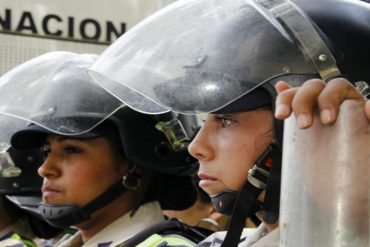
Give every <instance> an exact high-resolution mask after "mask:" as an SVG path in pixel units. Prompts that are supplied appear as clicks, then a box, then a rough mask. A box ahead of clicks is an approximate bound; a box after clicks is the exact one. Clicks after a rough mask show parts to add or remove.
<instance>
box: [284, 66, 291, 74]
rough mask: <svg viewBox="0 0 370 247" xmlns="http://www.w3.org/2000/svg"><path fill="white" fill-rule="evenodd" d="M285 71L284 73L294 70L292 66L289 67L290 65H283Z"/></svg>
mask: <svg viewBox="0 0 370 247" xmlns="http://www.w3.org/2000/svg"><path fill="white" fill-rule="evenodd" d="M283 72H284V73H291V72H292V69H291V68H290V67H288V66H284V67H283Z"/></svg>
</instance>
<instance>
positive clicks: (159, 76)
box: [90, 0, 370, 246]
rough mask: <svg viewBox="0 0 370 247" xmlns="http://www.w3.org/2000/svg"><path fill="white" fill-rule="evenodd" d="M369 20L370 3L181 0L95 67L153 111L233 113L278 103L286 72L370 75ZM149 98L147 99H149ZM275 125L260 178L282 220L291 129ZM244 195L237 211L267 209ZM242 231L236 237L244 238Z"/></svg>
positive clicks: (301, 76) (102, 80)
mask: <svg viewBox="0 0 370 247" xmlns="http://www.w3.org/2000/svg"><path fill="white" fill-rule="evenodd" d="M169 23H170V24H169ZM369 23H370V6H369V5H368V4H367V3H364V2H361V1H358V0H313V1H305V0H292V1H289V0H248V1H244V0H241V1H239V0H231V1H222V0H209V1H207V0H205V1H201V0H189V1H178V2H176V3H173V4H172V5H169V6H168V7H166V8H164V9H162V10H160V11H159V12H157V13H156V14H154V15H152V16H151V17H149V18H147V19H145V20H144V21H142V22H141V23H139V24H138V25H137V26H136V27H134V28H133V29H131V30H130V31H129V32H127V33H126V34H125V35H123V36H122V37H121V38H120V39H119V40H118V41H117V42H115V43H114V44H113V45H111V46H110V47H109V48H108V49H107V50H106V51H105V52H103V54H102V55H101V56H100V58H99V59H98V60H97V62H96V63H95V64H94V66H93V67H92V68H91V71H90V74H91V75H92V76H93V77H94V78H95V79H96V81H97V82H98V83H99V84H101V85H102V86H103V87H104V88H105V89H107V90H108V91H110V92H111V93H112V94H113V95H115V96H116V97H118V98H120V99H121V100H122V101H124V102H125V103H127V104H128V105H130V106H133V107H134V108H135V109H137V110H140V111H144V112H148V113H156V112H160V111H162V112H163V111H165V110H174V111H177V112H182V113H190V114H191V113H204V112H205V113H208V112H230V111H233V110H235V109H238V110H240V111H243V110H251V109H254V108H258V107H260V106H265V105H266V104H270V105H271V106H272V109H273V107H274V102H275V98H276V92H274V89H273V86H274V84H275V83H276V82H277V81H279V80H285V81H287V82H288V83H290V84H291V85H292V86H299V85H301V84H302V83H303V82H304V81H306V80H307V79H310V78H322V79H324V80H326V81H328V80H330V79H332V78H334V77H338V76H344V77H347V78H348V79H350V80H351V81H353V82H357V81H365V82H369V81H370V70H369V67H370V60H369V57H370V46H369V42H370V26H369ZM148 36H150V37H151V38H150V41H149V39H145V37H148ZM174 37H177V38H174ZM362 85H363V84H362ZM365 85H366V84H365ZM127 88H129V89H132V91H133V93H132V95H130V97H129V96H128V95H127V94H122V90H123V89H127ZM125 91H127V90H125ZM140 97H141V98H144V99H146V100H145V102H144V101H143V104H140V103H138V98H140ZM148 101H151V104H149V106H148ZM153 105H155V106H156V107H157V108H159V109H160V110H153V109H154V106H153ZM274 125H275V133H276V138H275V143H274V145H272V146H271V147H269V149H270V150H266V152H265V153H264V154H263V155H262V156H261V158H260V160H258V161H257V162H256V164H258V163H261V164H262V163H264V161H265V158H266V157H268V156H273V164H272V170H271V171H269V173H270V176H269V177H268V178H266V176H265V175H263V174H262V175H260V176H259V177H262V178H263V179H264V180H265V181H264V182H265V183H266V184H267V192H266V200H265V204H266V203H267V204H269V205H270V206H268V208H269V209H270V210H271V211H270V212H271V213H272V214H270V216H271V217H270V219H269V220H268V221H270V222H273V221H275V220H277V213H278V210H277V209H278V207H277V206H273V205H278V201H279V190H278V187H279V184H280V178H279V176H280V162H281V149H280V148H281V144H282V139H281V135H282V132H283V129H282V127H281V122H279V121H277V120H275V123H274ZM267 174H268V173H267ZM252 180H253V179H248V181H249V182H251V181H252ZM274 188H275V189H274ZM243 189H244V188H243ZM271 189H272V191H273V192H271V193H269V191H271ZM252 190H253V188H252ZM247 191H248V190H247ZM243 193H244V190H243ZM243 193H239V194H236V195H234V196H231V198H234V199H235V197H240V198H241V199H240V200H239V199H238V203H239V204H238V203H236V204H237V205H234V210H235V209H238V210H239V211H238V212H242V211H243V207H244V212H245V211H248V210H246V209H245V208H251V207H252V208H253V207H254V208H257V209H258V207H259V205H258V204H257V203H242V199H247V200H244V201H248V198H246V197H244V198H242V197H243V196H242V195H243ZM245 193H247V192H245ZM245 193H244V194H245ZM256 193H258V191H257V192H256ZM252 201H253V200H252ZM248 202H250V200H249V201H248ZM251 205H252V206H251ZM271 205H272V206H271ZM263 207H264V208H265V207H266V205H263ZM252 211H254V210H251V211H250V212H252ZM238 217H239V218H240V215H238ZM239 223H240V224H239V226H241V224H242V220H239ZM232 225H233V223H232ZM234 226H235V224H234ZM230 232H233V231H230ZM235 232H237V231H234V235H233V236H232V237H230V238H234V240H236V241H238V239H239V238H238V236H236V235H237V234H238V233H235ZM235 234H236V235H235ZM230 238H229V239H230ZM227 239H228V237H227ZM226 243H227V241H225V245H224V246H226V245H227V244H226ZM235 243H236V242H235V241H234V242H233V244H230V245H227V246H234V245H235Z"/></svg>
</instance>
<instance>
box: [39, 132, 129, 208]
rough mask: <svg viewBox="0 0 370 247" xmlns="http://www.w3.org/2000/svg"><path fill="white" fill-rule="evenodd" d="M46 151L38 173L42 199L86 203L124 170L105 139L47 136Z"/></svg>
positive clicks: (79, 204)
mask: <svg viewBox="0 0 370 247" xmlns="http://www.w3.org/2000/svg"><path fill="white" fill-rule="evenodd" d="M44 150H45V152H46V154H47V157H46V160H45V162H44V163H43V164H42V165H41V167H40V168H39V170H38V172H39V174H40V175H41V176H42V177H43V178H44V185H43V187H42V192H43V193H42V197H43V201H44V202H46V203H48V204H74V205H77V206H85V205H86V204H87V203H89V202H90V201H91V200H93V199H95V198H96V197H97V196H98V195H100V194H102V193H103V192H104V191H106V190H107V189H108V188H109V187H110V186H111V185H112V184H113V183H115V182H116V181H118V180H119V179H121V178H122V176H123V174H124V171H125V170H126V169H127V166H126V164H125V163H124V162H123V161H121V163H122V164H117V162H119V161H118V160H117V159H116V158H115V156H114V153H113V151H112V148H111V146H110V144H109V143H108V141H107V140H106V139H104V138H95V139H89V140H76V139H66V138H61V137H60V136H56V135H50V136H49V137H48V138H47V140H46V143H45V145H44Z"/></svg>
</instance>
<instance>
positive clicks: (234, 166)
mask: <svg viewBox="0 0 370 247" xmlns="http://www.w3.org/2000/svg"><path fill="white" fill-rule="evenodd" d="M229 147H232V148H229V151H228V152H227V153H228V154H227V155H225V156H224V161H223V162H222V163H223V166H222V167H223V168H222V171H220V172H221V174H223V175H222V177H223V178H222V181H223V183H224V184H225V186H226V187H227V188H229V189H232V190H240V188H241V187H242V186H243V184H244V183H245V181H246V180H247V174H248V171H249V169H250V168H252V166H253V163H254V161H255V155H254V153H255V147H254V145H252V144H251V143H249V142H245V141H240V142H239V145H235V144H234V145H231V144H229Z"/></svg>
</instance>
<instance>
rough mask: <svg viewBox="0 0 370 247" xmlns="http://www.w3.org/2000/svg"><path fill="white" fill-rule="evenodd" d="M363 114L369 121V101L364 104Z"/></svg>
mask: <svg viewBox="0 0 370 247" xmlns="http://www.w3.org/2000/svg"><path fill="white" fill-rule="evenodd" d="M365 114H366V117H367V119H369V120H370V101H369V100H367V101H366V104H365Z"/></svg>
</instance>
